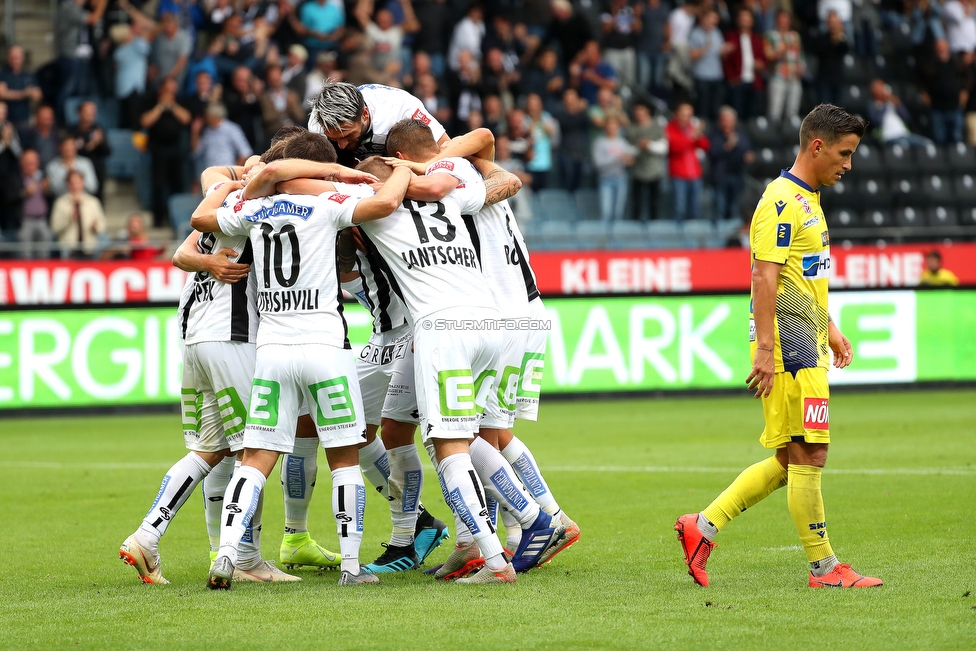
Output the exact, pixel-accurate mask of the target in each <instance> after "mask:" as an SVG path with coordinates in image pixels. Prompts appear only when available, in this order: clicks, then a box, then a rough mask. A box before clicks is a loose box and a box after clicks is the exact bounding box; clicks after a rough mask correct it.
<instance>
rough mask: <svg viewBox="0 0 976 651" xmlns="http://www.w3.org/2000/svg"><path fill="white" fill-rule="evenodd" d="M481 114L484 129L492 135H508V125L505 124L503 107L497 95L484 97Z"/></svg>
mask: <svg viewBox="0 0 976 651" xmlns="http://www.w3.org/2000/svg"><path fill="white" fill-rule="evenodd" d="M481 113H482V118H483V119H484V123H485V128H486V129H488V130H489V131H491V132H492V133H494V134H501V133H508V125H507V124H506V123H505V107H504V106H502V100H501V98H500V97H498V95H488V96H487V97H485V101H484V105H483V106H482V111H481Z"/></svg>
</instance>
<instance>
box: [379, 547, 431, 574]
mask: <svg viewBox="0 0 976 651" xmlns="http://www.w3.org/2000/svg"><path fill="white" fill-rule="evenodd" d="M380 544H381V545H383V547H386V551H384V552H383V553H382V554H380V557H379V558H377V559H376V560H375V561H373V562H372V563H370V564H369V565H367V566H366V571H368V572H372V573H373V574H387V573H390V572H406V571H408V570H413V569H416V568H417V567H419V566H420V560H419V559H418V558H417V552H416V551H414V546H413V545H408V546H406V547H399V546H397V545H388V544H386V543H380Z"/></svg>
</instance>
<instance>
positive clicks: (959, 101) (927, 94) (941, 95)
mask: <svg viewBox="0 0 976 651" xmlns="http://www.w3.org/2000/svg"><path fill="white" fill-rule="evenodd" d="M920 72H921V75H922V78H921V83H920V86H921V87H922V101H923V102H924V103H925V105H926V106H927V107H928V109H929V120H930V121H931V123H932V139H933V140H935V143H936V144H937V145H945V144H949V143H956V142H962V126H963V116H962V109H963V107H964V106H966V103H967V102H968V101H969V90H968V88H969V82H968V80H966V79H965V78H964V77H963V71H962V70H961V68H960V64H959V63H958V62H957V61H956V59H953V58H952V53H951V52H950V51H949V42H948V41H946V40H938V41H936V42H935V58H934V59H933V60H931V61H929V62H927V63H924V64H923V65H922V66H921V70H920Z"/></svg>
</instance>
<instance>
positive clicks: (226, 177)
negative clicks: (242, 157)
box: [200, 161, 250, 192]
mask: <svg viewBox="0 0 976 651" xmlns="http://www.w3.org/2000/svg"><path fill="white" fill-rule="evenodd" d="M248 162H250V161H248ZM246 170H247V166H246V165H245V166H240V165H216V166H214V167H208V168H207V169H205V170H203V172H202V173H201V174H200V187H201V188H202V189H203V191H204V192H206V191H207V190H209V189H210V186H212V185H213V184H215V183H220V182H221V181H240V180H241V177H242V176H243V175H244V173H245V171H246Z"/></svg>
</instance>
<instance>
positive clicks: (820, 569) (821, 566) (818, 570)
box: [810, 555, 837, 576]
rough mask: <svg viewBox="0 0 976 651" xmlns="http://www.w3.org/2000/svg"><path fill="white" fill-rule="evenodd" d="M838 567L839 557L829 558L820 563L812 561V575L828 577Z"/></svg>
mask: <svg viewBox="0 0 976 651" xmlns="http://www.w3.org/2000/svg"><path fill="white" fill-rule="evenodd" d="M835 567H837V557H836V556H833V555H831V556H828V557H827V558H824V559H822V560H819V561H812V562H811V563H810V573H811V574H813V575H814V576H826V575H828V574H830V573H831V571H833V569H834V568H835Z"/></svg>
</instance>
